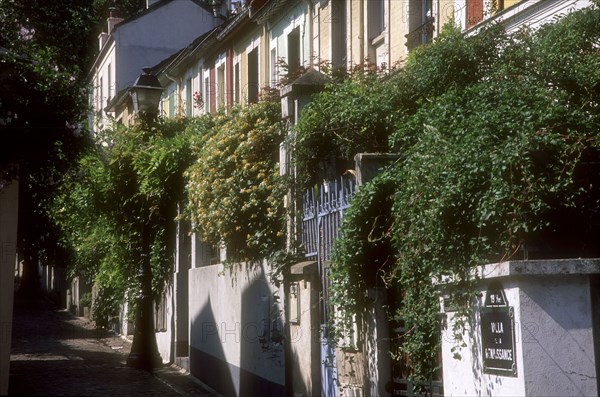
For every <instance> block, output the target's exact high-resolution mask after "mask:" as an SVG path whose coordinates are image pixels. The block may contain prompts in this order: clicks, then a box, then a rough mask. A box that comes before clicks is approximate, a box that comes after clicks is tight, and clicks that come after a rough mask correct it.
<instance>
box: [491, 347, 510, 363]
mask: <svg viewBox="0 0 600 397" xmlns="http://www.w3.org/2000/svg"><path fill="white" fill-rule="evenodd" d="M485 358H486V359H487V360H506V361H512V359H513V357H512V350H511V349H494V348H491V347H488V348H486V349H485Z"/></svg>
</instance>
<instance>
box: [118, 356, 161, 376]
mask: <svg viewBox="0 0 600 397" xmlns="http://www.w3.org/2000/svg"><path fill="white" fill-rule="evenodd" d="M126 365H127V366H128V367H131V368H137V369H142V370H144V371H150V372H151V371H152V370H153V369H154V368H159V367H162V366H163V362H162V358H161V357H160V355H148V354H146V353H135V352H132V353H129V356H127V363H126Z"/></svg>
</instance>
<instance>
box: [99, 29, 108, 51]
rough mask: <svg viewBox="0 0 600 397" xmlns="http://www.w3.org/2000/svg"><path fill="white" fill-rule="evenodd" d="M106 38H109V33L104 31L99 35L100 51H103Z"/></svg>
mask: <svg viewBox="0 0 600 397" xmlns="http://www.w3.org/2000/svg"><path fill="white" fill-rule="evenodd" d="M106 40H108V33H106V32H102V33H100V34H99V35H98V51H102V47H104V44H105V43H106Z"/></svg>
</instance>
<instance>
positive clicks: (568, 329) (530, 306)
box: [519, 275, 597, 396]
mask: <svg viewBox="0 0 600 397" xmlns="http://www.w3.org/2000/svg"><path fill="white" fill-rule="evenodd" d="M589 285H590V283H589V278H588V277H587V276H577V275H573V276H569V277H560V276H549V277H543V278H539V279H537V278H536V279H525V280H522V281H521V282H520V283H519V286H520V297H519V298H520V302H521V318H522V320H523V321H522V324H521V332H522V340H523V356H524V357H525V359H526V362H525V365H524V368H523V372H524V378H525V392H526V394H527V395H528V396H550V395H554V396H592V395H597V390H596V369H595V368H596V367H595V359H594V340H593V335H592V307H591V297H590V288H589Z"/></svg>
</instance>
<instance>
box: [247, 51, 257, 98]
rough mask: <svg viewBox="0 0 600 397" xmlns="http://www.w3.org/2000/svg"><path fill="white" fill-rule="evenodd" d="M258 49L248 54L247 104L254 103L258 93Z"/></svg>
mask: <svg viewBox="0 0 600 397" xmlns="http://www.w3.org/2000/svg"><path fill="white" fill-rule="evenodd" d="M258 71H259V69H258V47H256V48H254V49H253V50H252V51H250V52H249V53H248V79H247V81H248V102H249V103H252V102H256V101H257V100H258V92H259V74H258V73H259V72H258Z"/></svg>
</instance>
